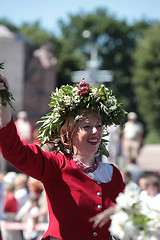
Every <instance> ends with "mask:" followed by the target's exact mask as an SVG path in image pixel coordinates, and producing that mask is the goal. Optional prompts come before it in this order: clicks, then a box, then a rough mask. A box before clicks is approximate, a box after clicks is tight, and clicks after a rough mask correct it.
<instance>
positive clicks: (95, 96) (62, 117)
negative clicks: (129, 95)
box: [37, 78, 126, 156]
mask: <svg viewBox="0 0 160 240" xmlns="http://www.w3.org/2000/svg"><path fill="white" fill-rule="evenodd" d="M122 106H123V104H122V103H117V99H116V98H115V96H113V95H112V91H109V89H108V88H106V87H105V86H104V85H100V86H99V87H98V88H96V87H94V86H90V85H89V84H88V83H85V79H84V78H83V79H82V81H81V82H80V83H79V84H77V85H76V86H71V85H63V86H61V88H60V89H58V88H56V90H55V92H52V93H51V102H50V103H49V107H50V108H52V111H51V112H50V113H48V114H46V116H43V117H42V118H41V120H40V121H38V122H37V124H41V126H40V128H39V137H38V139H39V141H40V142H41V145H42V146H43V145H44V144H47V143H49V144H53V150H57V151H61V152H63V153H68V148H67V147H66V146H64V144H63V143H62V142H61V138H60V130H61V127H62V126H63V124H64V123H65V122H66V120H67V118H68V117H69V116H73V117H74V119H75V121H77V120H81V119H82V118H83V116H82V114H81V113H80V112H81V111H82V109H90V110H93V111H96V112H97V114H98V116H99V117H100V119H101V121H102V124H103V128H104V129H105V128H106V127H107V126H110V125H112V124H116V125H120V124H121V123H122V121H123V119H124V117H125V115H126V111H125V110H123V109H122ZM106 135H107V134H105V135H103V137H102V140H101V143H100V145H99V149H98V153H99V154H103V155H106V156H109V153H108V151H107V150H106V147H105V146H106V144H107V142H108V141H107V140H105V138H104V136H106Z"/></svg>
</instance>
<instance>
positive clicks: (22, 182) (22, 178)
mask: <svg viewBox="0 0 160 240" xmlns="http://www.w3.org/2000/svg"><path fill="white" fill-rule="evenodd" d="M27 181H28V177H27V175H25V174H23V173H18V174H17V176H16V178H15V198H16V199H17V201H18V211H19V210H20V209H21V207H22V206H23V205H24V204H25V202H26V201H27V199H28V188H27Z"/></svg>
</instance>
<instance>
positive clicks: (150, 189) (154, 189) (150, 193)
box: [140, 174, 160, 214]
mask: <svg viewBox="0 0 160 240" xmlns="http://www.w3.org/2000/svg"><path fill="white" fill-rule="evenodd" d="M140 199H141V201H142V211H143V213H144V214H147V213H148V212H150V211H151V210H153V209H154V210H158V211H160V179H159V177H158V176H156V175H155V174H152V175H148V176H147V177H146V190H143V191H142V192H141V193H140Z"/></svg>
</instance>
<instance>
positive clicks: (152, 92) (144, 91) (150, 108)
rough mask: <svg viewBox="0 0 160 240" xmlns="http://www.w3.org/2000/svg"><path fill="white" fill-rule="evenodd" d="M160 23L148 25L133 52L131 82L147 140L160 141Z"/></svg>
mask: <svg viewBox="0 0 160 240" xmlns="http://www.w3.org/2000/svg"><path fill="white" fill-rule="evenodd" d="M159 32H160V24H159V23H157V24H156V25H155V26H153V27H150V28H149V29H148V30H147V31H146V33H145V35H144V37H143V39H142V40H141V41H140V42H139V45H138V47H137V49H136V51H135V54H134V61H135V64H134V67H133V70H132V71H133V83H134V89H135V94H136V100H137V107H138V111H139V113H140V115H141V117H142V119H143V121H144V123H145V125H146V129H147V132H148V136H147V140H146V141H147V142H159V143H160V137H159V133H160V124H159V123H160V38H159Z"/></svg>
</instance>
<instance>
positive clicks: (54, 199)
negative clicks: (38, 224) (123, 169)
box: [0, 120, 124, 240]
mask: <svg viewBox="0 0 160 240" xmlns="http://www.w3.org/2000/svg"><path fill="white" fill-rule="evenodd" d="M0 147H1V152H2V154H3V157H4V158H5V159H6V160H7V161H9V162H10V163H12V164H13V165H14V166H15V167H16V168H18V169H19V170H20V171H22V172H24V173H25V174H27V175H29V176H31V177H33V178H36V179H38V180H40V181H41V182H42V183H43V185H44V188H45V191H46V195H47V201H48V209H49V227H48V230H47V231H46V233H45V235H44V237H43V239H46V240H47V239H49V236H52V237H55V238H59V239H63V240H109V232H108V227H109V223H107V224H106V225H105V226H104V227H102V228H101V229H99V228H97V229H93V228H92V223H90V222H89V221H88V220H89V218H91V217H93V216H94V215H96V214H97V213H100V212H102V211H103V210H105V209H106V208H108V207H109V206H112V205H113V204H114V203H115V199H116V197H117V195H118V194H119V192H122V191H123V189H124V182H123V180H122V176H121V174H120V172H119V170H118V169H117V168H116V167H115V166H113V176H112V180H111V181H110V182H108V183H100V182H96V181H94V180H92V179H90V178H89V177H88V176H86V175H85V174H84V173H83V172H82V171H81V170H80V169H79V167H78V166H77V165H76V163H75V162H74V161H73V159H72V158H70V157H69V156H65V155H64V154H62V153H60V152H52V153H49V152H44V151H42V149H41V148H40V147H39V146H38V145H35V144H32V145H27V144H26V143H25V142H21V141H20V139H19V137H18V135H17V133H16V128H15V125H14V122H13V120H12V121H11V122H10V123H9V124H8V125H7V126H5V127H4V128H2V129H0Z"/></svg>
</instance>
